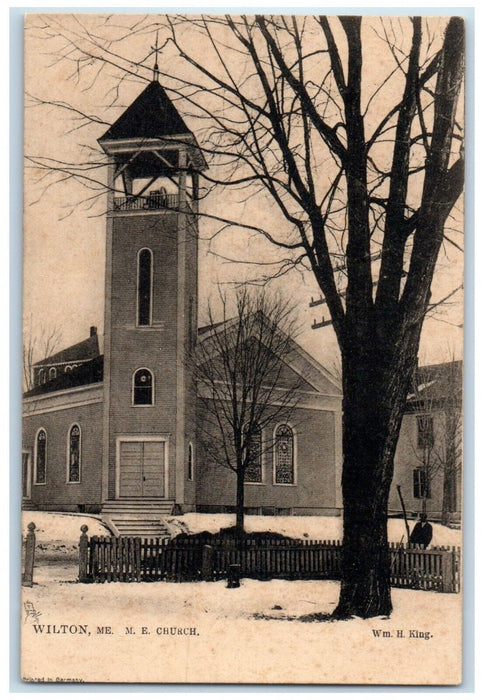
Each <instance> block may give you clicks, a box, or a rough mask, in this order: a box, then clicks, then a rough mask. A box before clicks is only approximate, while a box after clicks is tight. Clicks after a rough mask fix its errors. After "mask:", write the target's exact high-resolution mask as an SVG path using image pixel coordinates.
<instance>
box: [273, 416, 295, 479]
mask: <svg viewBox="0 0 484 700" xmlns="http://www.w3.org/2000/svg"><path fill="white" fill-rule="evenodd" d="M274 451H275V463H276V473H275V483H276V484H293V483H294V434H293V432H292V430H291V428H290V427H289V426H288V425H280V426H279V427H278V428H277V430H276V436H275V445H274Z"/></svg>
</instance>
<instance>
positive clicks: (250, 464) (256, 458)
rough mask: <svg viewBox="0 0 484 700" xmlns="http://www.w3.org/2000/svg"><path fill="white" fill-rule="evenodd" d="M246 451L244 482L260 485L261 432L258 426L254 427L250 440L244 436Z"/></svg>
mask: <svg viewBox="0 0 484 700" xmlns="http://www.w3.org/2000/svg"><path fill="white" fill-rule="evenodd" d="M245 439H246V449H247V464H246V466H245V474H244V480H245V481H246V482H248V483H255V484H260V483H261V482H262V431H261V429H260V426H259V425H255V426H254V428H253V430H252V435H251V436H250V439H248V437H247V433H246V436H245Z"/></svg>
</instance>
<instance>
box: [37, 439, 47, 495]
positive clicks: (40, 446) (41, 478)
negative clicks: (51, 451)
mask: <svg viewBox="0 0 484 700" xmlns="http://www.w3.org/2000/svg"><path fill="white" fill-rule="evenodd" d="M46 481H47V433H46V432H45V430H44V429H43V428H41V429H40V430H39V431H38V432H37V437H36V438H35V483H36V484H45V483H46Z"/></svg>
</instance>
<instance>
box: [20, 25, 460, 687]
mask: <svg viewBox="0 0 484 700" xmlns="http://www.w3.org/2000/svg"><path fill="white" fill-rule="evenodd" d="M466 29H467V30H468V28H467V27H466V22H465V21H464V19H462V18H461V17H456V16H441V17H439V16H431V17H430V16H425V15H414V16H403V15H402V16H390V15H388V16H377V15H374V16H373V15H366V14H360V15H348V14H346V15H345V14H342V15H341V16H336V15H305V14H298V15H290V14H280V15H269V14H267V15H247V16H243V15H235V14H225V15H224V14H210V15H188V14H158V13H150V14H143V15H142V14H132V13H130V14H127V13H126V14H124V13H121V12H116V13H113V14H94V13H67V12H66V13H59V14H55V13H52V14H48V13H46V14H36V13H27V14H25V17H24V51H25V54H24V85H25V95H24V231H23V308H22V316H23V358H22V359H23V364H22V370H23V387H22V392H23V394H22V459H21V469H22V503H21V511H22V512H21V517H22V547H21V551H20V548H19V558H20V557H21V568H22V597H21V619H20V620H19V625H20V629H21V633H20V634H21V679H22V681H24V682H25V683H41V684H48V683H59V684H63V683H159V684H162V683H191V684H221V683H224V684H234V683H236V684H293V685H294V684H314V685H329V684H332V685H334V684H352V685H365V684H375V685H423V686H425V685H439V686H455V685H459V684H460V683H461V682H462V581H463V578H462V577H463V562H462V508H463V498H462V472H463V463H462V453H463V424H462V421H463V411H462V408H463V405H462V404H463V391H462V386H463V353H464V347H463V333H464V331H463V319H464V170H465V166H464V136H465V128H464V127H465V124H464V117H465V115H464V87H465V86H464V77H465V68H466V66H465V45H466V42H465V35H466ZM19 505H20V504H19ZM19 511H20V508H19ZM19 515H20V514H19Z"/></svg>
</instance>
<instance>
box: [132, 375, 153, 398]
mask: <svg viewBox="0 0 484 700" xmlns="http://www.w3.org/2000/svg"><path fill="white" fill-rule="evenodd" d="M133 404H134V405H135V406H150V405H151V404H153V375H152V373H151V372H150V370H149V369H138V370H136V372H135V373H134V375H133Z"/></svg>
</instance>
